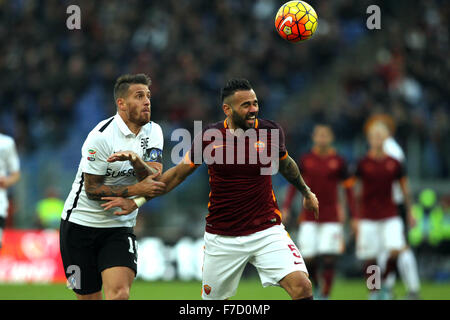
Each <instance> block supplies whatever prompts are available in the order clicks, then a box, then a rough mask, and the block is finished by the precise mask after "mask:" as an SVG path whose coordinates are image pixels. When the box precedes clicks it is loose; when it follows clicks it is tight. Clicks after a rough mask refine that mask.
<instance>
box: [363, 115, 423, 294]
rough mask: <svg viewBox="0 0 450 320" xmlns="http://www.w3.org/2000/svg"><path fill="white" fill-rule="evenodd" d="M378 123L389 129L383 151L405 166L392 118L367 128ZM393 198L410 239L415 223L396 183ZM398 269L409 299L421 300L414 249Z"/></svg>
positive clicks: (391, 280) (389, 283) (402, 256)
mask: <svg viewBox="0 0 450 320" xmlns="http://www.w3.org/2000/svg"><path fill="white" fill-rule="evenodd" d="M377 121H380V122H382V123H384V124H385V125H386V126H387V128H388V129H389V136H388V137H387V138H386V139H385V140H384V143H383V151H384V152H385V153H386V154H387V155H389V156H391V157H392V158H394V159H396V160H397V161H399V162H400V163H402V164H404V163H405V161H406V158H405V153H404V152H403V149H402V147H401V146H400V145H399V144H398V142H397V141H396V140H395V139H394V137H393V134H394V130H395V125H394V122H393V120H392V118H391V117H390V116H389V115H385V114H377V115H374V116H372V117H371V118H369V119H368V121H367V125H366V127H367V128H368V127H370V126H371V125H373V124H374V123H376V122H377ZM392 197H393V200H394V202H395V204H396V205H397V207H398V211H399V215H400V217H401V218H402V220H403V223H404V230H405V238H406V239H408V234H407V233H408V230H409V227H411V225H412V224H414V222H413V221H407V217H408V215H407V213H406V207H405V203H404V202H405V199H404V197H403V192H402V191H401V188H400V185H399V183H398V182H395V183H394V184H393V186H392ZM388 256H389V253H388V252H383V253H382V254H380V255H379V256H378V258H377V263H378V265H380V266H382V267H383V268H384V266H385V265H386V262H387V259H388ZM397 269H398V273H399V274H400V277H401V278H402V281H403V283H404V284H405V287H406V290H407V296H406V298H407V299H419V291H420V279H419V272H418V268H417V261H416V257H415V256H414V252H413V251H412V249H411V248H410V247H409V246H407V247H406V248H404V249H403V250H402V251H401V252H400V253H399V255H398V259H397ZM395 277H396V276H395V273H391V274H390V275H389V276H388V277H387V279H386V281H385V286H386V287H387V288H386V290H385V293H384V296H385V298H391V296H392V294H391V291H392V288H393V286H394V284H395Z"/></svg>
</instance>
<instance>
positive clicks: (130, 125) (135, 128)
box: [119, 112, 142, 136]
mask: <svg viewBox="0 0 450 320" xmlns="http://www.w3.org/2000/svg"><path fill="white" fill-rule="evenodd" d="M119 116H120V117H121V118H122V120H123V122H125V124H126V125H127V127H128V129H130V131H131V132H133V133H134V134H135V135H136V136H137V135H138V134H139V131H141V128H142V126H141V125H139V124H136V123H134V122H131V121H130V120H129V119H128V118H127V116H125V115H123V114H122V113H121V112H119Z"/></svg>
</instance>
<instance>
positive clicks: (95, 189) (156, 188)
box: [83, 173, 165, 200]
mask: <svg viewBox="0 0 450 320" xmlns="http://www.w3.org/2000/svg"><path fill="white" fill-rule="evenodd" d="M83 174H84V181H85V186H84V189H85V191H86V195H87V197H88V198H89V199H90V200H101V198H102V197H124V198H127V197H131V196H145V197H155V196H157V195H160V194H161V193H163V192H164V189H165V184H164V183H162V182H158V181H148V180H149V179H145V183H144V181H143V182H139V183H137V184H134V185H105V184H104V181H105V176H100V175H94V174H88V173H83ZM148 178H151V177H150V176H149V177H148Z"/></svg>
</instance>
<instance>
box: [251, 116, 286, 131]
mask: <svg viewBox="0 0 450 320" xmlns="http://www.w3.org/2000/svg"><path fill="white" fill-rule="evenodd" d="M257 121H258V129H282V127H281V125H280V124H279V123H278V122H275V121H273V120H269V119H261V118H258V120H257Z"/></svg>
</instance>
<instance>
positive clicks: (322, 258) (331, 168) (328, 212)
mask: <svg viewBox="0 0 450 320" xmlns="http://www.w3.org/2000/svg"><path fill="white" fill-rule="evenodd" d="M333 140H334V134H333V131H332V129H331V127H330V126H329V125H325V124H318V125H316V126H315V127H314V130H313V134H312V141H313V148H312V150H311V151H310V152H309V153H307V154H305V155H303V156H302V157H301V158H300V159H299V161H298V163H299V167H300V169H301V172H302V175H303V178H304V179H305V182H306V183H307V184H308V186H309V187H310V188H311V190H312V191H314V193H315V194H316V196H317V199H318V200H319V201H320V217H319V219H318V220H316V219H315V217H314V213H313V212H311V211H310V210H306V209H303V210H302V212H301V213H300V215H299V218H298V222H299V232H298V234H299V236H298V241H297V243H298V244H299V247H300V249H301V252H302V254H303V258H304V259H305V262H306V266H307V267H308V271H309V276H310V279H311V281H312V283H313V287H314V288H315V293H314V297H315V298H319V299H328V297H329V294H330V291H331V286H332V284H333V278H334V272H335V265H336V259H337V257H338V256H339V255H340V254H342V252H343V250H344V234H343V232H344V231H343V225H342V224H343V222H344V219H345V217H344V214H343V208H342V207H341V206H340V204H339V202H338V187H339V185H342V186H343V187H344V188H345V194H346V198H347V204H348V208H349V211H350V213H351V214H353V213H354V211H355V210H354V197H353V191H352V188H351V187H350V186H349V184H348V183H349V178H350V177H349V174H348V170H347V164H346V162H345V160H344V158H342V157H341V156H339V155H338V154H337V153H336V150H335V149H334V148H333V147H332V143H333ZM295 194H296V189H295V188H294V187H293V186H292V185H290V186H289V188H288V191H287V195H286V198H285V200H284V203H283V206H282V208H283V210H282V212H283V221H287V219H288V217H289V213H290V209H291V204H292V201H293V199H294V197H295ZM320 264H322V269H323V270H322V272H321V274H320V276H319V272H318V270H319V265H320ZM319 278H321V279H322V287H321V291H320V292H319V290H318V289H319V288H320V285H319Z"/></svg>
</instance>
